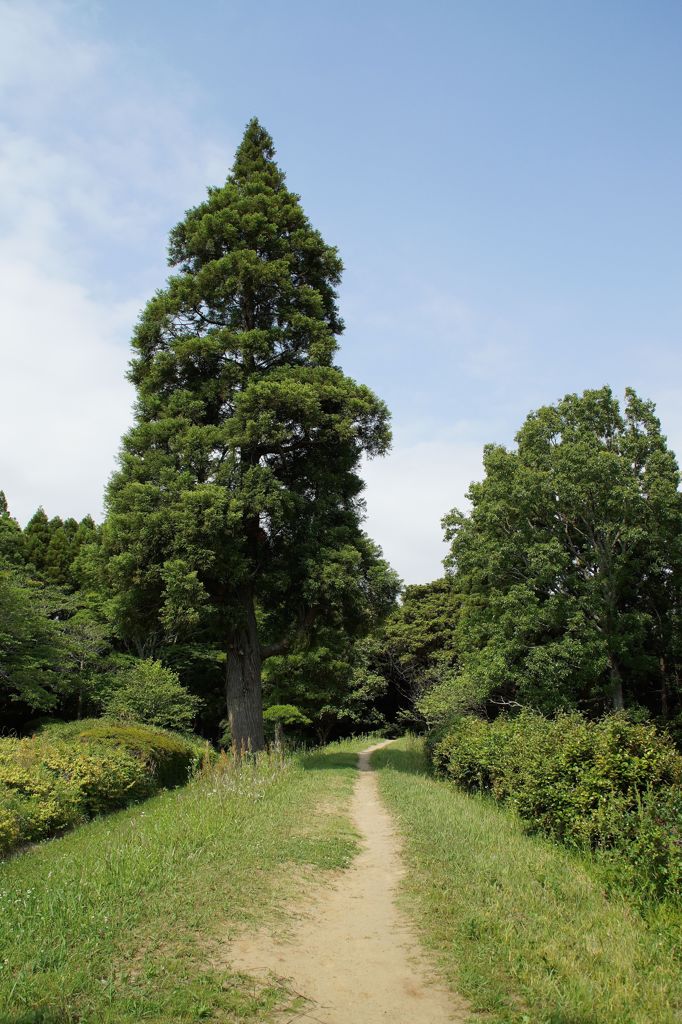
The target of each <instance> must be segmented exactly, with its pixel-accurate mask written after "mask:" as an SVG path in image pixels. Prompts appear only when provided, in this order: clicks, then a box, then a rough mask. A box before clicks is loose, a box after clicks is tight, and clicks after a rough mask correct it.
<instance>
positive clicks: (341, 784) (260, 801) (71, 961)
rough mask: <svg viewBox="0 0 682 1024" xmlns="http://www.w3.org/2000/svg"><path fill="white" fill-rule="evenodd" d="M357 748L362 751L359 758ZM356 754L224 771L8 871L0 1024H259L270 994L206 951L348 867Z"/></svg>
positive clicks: (1, 878)
mask: <svg viewBox="0 0 682 1024" xmlns="http://www.w3.org/2000/svg"><path fill="white" fill-rule="evenodd" d="M360 745H362V744H360ZM357 746H358V744H357V743H356V744H349V745H346V746H344V745H342V744H341V745H339V744H337V745H335V746H334V747H331V748H327V749H326V750H323V751H320V752H316V753H313V754H307V755H305V756H299V757H294V758H292V759H290V760H289V761H288V762H287V763H286V764H285V765H284V767H281V765H280V764H279V763H277V761H276V759H274V758H273V759H267V758H265V759H264V760H263V761H262V762H261V763H260V764H259V765H258V766H257V767H248V766H247V767H244V768H243V769H242V770H239V771H236V770H234V769H230V768H229V766H228V765H226V764H225V763H223V765H222V766H218V767H217V768H215V769H213V770H211V771H209V772H207V773H205V774H203V775H202V776H201V777H200V778H198V779H196V780H195V781H193V782H192V783H190V785H188V786H187V787H185V788H184V789H182V790H176V791H172V792H167V793H164V794H162V795H160V796H158V797H154V798H152V799H151V800H149V801H147V802H146V803H145V804H143V805H140V806H136V807H134V808H132V809H129V810H126V811H122V812H120V813H117V814H114V815H110V816H108V817H107V818H103V819H98V820H95V821H93V822H91V823H89V824H87V825H85V826H83V827H82V828H80V829H78V830H77V831H76V832H73V833H70V834H68V835H66V836H64V837H62V838H60V839H56V840H52V841H50V842H47V843H42V844H39V845H38V846H37V847H35V848H34V849H32V850H30V851H28V852H27V853H26V854H24V855H22V856H19V857H16V858H14V859H12V860H10V861H8V862H6V863H4V864H0V1021H1V1022H2V1024H19V1022H21V1024H76V1022H77V1024H94V1022H97V1024H100V1022H101V1024H128V1022H132V1021H147V1022H158V1024H161V1022H163V1024H185V1022H187V1024H189V1022H190V1021H191V1022H195V1021H199V1020H202V1019H206V1020H220V1021H221V1022H224V1024H227V1022H233V1021H235V1022H236V1021H256V1020H257V1021H264V1020H267V1019H268V1017H269V1014H270V1011H271V1010H272V1009H273V1008H274V1007H275V1006H280V1007H281V1006H282V1005H293V1004H292V1000H291V997H290V995H289V994H287V993H286V992H284V991H282V990H281V989H278V988H277V987H268V986H267V985H265V986H262V987H258V986H254V982H253V980H252V979H246V978H243V977H239V976H235V975H233V974H230V973H228V972H225V971H223V970H221V969H218V970H212V969H208V968H207V962H208V961H210V956H209V955H208V954H207V950H208V949H210V948H211V946H212V945H213V944H214V943H216V942H218V943H221V942H224V941H225V940H227V939H228V938H229V936H230V934H233V933H234V932H235V930H237V929H239V928H243V927H250V926H253V925H257V924H258V923H260V922H261V921H263V920H264V919H266V918H267V917H268V916H269V915H274V914H276V913H277V912H278V908H279V907H281V906H282V901H283V900H284V899H285V898H286V897H288V896H291V895H295V894H296V892H297V891H298V889H299V888H300V887H301V886H302V885H303V881H302V873H303V874H304V873H305V870H306V869H307V867H308V866H312V867H313V868H314V869H315V870H316V871H317V872H318V873H319V872H323V871H325V870H328V869H333V868H338V867H340V866H343V865H345V864H346V863H347V862H348V861H349V860H350V858H351V857H352V856H353V854H354V851H355V837H354V834H353V832H352V829H351V826H350V824H349V822H348V819H347V817H346V807H347V802H348V799H349V797H350V793H351V790H352V783H353V779H354V775H355V771H354V769H355V761H356V758H355V755H354V753H353V752H352V751H353V750H354V749H357Z"/></svg>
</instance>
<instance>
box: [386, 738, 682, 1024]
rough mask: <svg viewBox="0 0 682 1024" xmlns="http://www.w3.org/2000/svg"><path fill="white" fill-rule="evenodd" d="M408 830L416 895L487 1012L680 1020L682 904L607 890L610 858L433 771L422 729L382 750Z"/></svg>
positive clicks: (452, 966)
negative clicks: (569, 844)
mask: <svg viewBox="0 0 682 1024" xmlns="http://www.w3.org/2000/svg"><path fill="white" fill-rule="evenodd" d="M372 763H373V765H374V766H375V767H377V768H379V769H380V772H379V785H380V790H381V793H382V796H383V797H384V799H385V800H386V802H387V804H388V806H389V808H390V809H391V811H392V812H393V813H394V814H395V816H396V820H397V823H398V826H399V829H400V831H401V833H402V835H403V837H404V856H405V859H406V861H407V868H408V871H407V874H406V876H405V883H404V899H405V901H406V908H407V909H408V911H409V912H410V913H411V914H412V915H413V917H414V920H415V922H416V924H417V926H418V927H419V929H420V932H421V935H422V938H423V940H424V941H425V943H426V944H427V945H428V946H429V947H430V948H431V949H432V950H434V952H435V953H436V955H437V956H438V959H439V962H440V964H441V967H442V969H443V971H444V973H445V974H446V976H447V977H448V978H449V980H450V981H451V983H452V984H453V987H455V988H456V989H457V990H458V991H459V992H461V993H462V995H464V996H466V997H468V998H469V999H470V1001H471V1004H472V1010H473V1011H483V1015H482V1017H481V1019H483V1020H485V1021H487V1022H489V1024H653V1022H656V1024H679V1021H680V1020H681V1019H682V971H681V970H680V953H679V950H680V942H679V939H680V934H682V910H681V909H680V907H679V905H676V904H673V903H671V902H670V901H666V900H654V901H649V902H643V901H640V900H637V901H635V902H633V901H632V900H630V899H629V898H628V895H627V894H626V893H625V892H624V890H623V889H620V888H611V889H607V888H606V887H605V885H604V878H603V873H602V870H601V865H600V863H599V862H598V861H597V860H596V859H595V858H594V857H592V856H587V855H585V854H583V853H580V852H578V851H577V850H571V849H568V848H566V847H562V846H560V845H558V844H556V843H555V842H553V841H551V840H549V839H547V838H545V837H543V836H539V835H537V836H531V835H528V834H527V832H526V831H525V829H524V824H523V822H522V821H521V820H520V819H519V817H518V815H517V814H515V813H513V812H512V810H511V808H509V807H508V806H504V805H501V804H496V803H494V802H493V801H492V800H490V799H487V798H485V797H484V796H482V795H480V794H475V795H470V794H468V793H466V792H463V791H462V790H461V789H459V788H457V787H455V786H453V785H451V784H450V783H449V782H447V781H445V780H442V779H438V778H434V777H433V776H432V775H431V774H429V772H428V769H427V761H426V759H425V758H424V756H423V752H422V744H421V742H420V741H417V740H414V739H409V738H404V739H401V740H398V741H397V742H396V743H395V744H392V745H391V746H390V747H388V748H385V749H383V750H380V751H377V752H376V753H375V754H374V755H373V756H372Z"/></svg>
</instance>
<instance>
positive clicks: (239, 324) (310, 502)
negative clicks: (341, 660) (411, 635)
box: [94, 120, 390, 747]
mask: <svg viewBox="0 0 682 1024" xmlns="http://www.w3.org/2000/svg"><path fill="white" fill-rule="evenodd" d="M169 260H170V263H171V266H172V267H174V268H175V269H174V273H173V274H172V276H171V277H170V278H169V281H168V285H167V287H166V288H164V289H163V290H161V291H159V292H157V294H156V295H155V296H154V297H153V298H152V299H151V300H150V302H149V303H148V304H147V306H146V308H145V309H144V311H143V313H142V316H141V318H140V321H139V324H138V325H137V328H136V331H135V335H134V338H133V350H134V355H133V360H132V364H131V371H130V379H131V381H132V382H133V384H134V385H135V387H136V389H137V404H136V420H135V424H134V426H133V427H132V429H131V430H130V432H129V433H128V434H127V435H126V437H125V438H124V440H123V448H122V455H121V460H120V467H119V470H118V471H117V473H115V474H114V477H113V478H112V481H111V483H110V486H109V489H108V495H107V505H108V515H107V521H106V524H105V526H104V528H103V531H102V546H101V548H100V549H99V552H97V553H94V558H95V562H97V564H98V566H99V572H100V574H101V579H102V581H103V582H102V585H103V588H104V589H105V590H106V591H107V592H109V593H111V595H112V599H111V602H110V609H111V613H112V616H113V618H114V621H115V623H116V626H117V629H118V630H119V632H120V635H121V637H122V638H123V640H124V642H125V643H126V644H128V645H129V646H130V647H131V648H132V649H133V650H135V651H136V652H137V653H138V654H141V655H144V656H149V655H156V654H157V652H158V650H159V649H160V647H161V646H163V645H164V644H170V643H174V642H176V641H178V640H180V641H182V642H188V641H190V642H193V641H195V640H201V641H202V642H207V643H210V644H211V645H215V644H216V643H218V642H219V643H220V644H221V645H222V648H223V651H224V652H225V654H226V656H227V662H228V664H227V670H228V704H229V714H230V718H231V724H232V732H233V735H234V736H235V738H236V739H237V741H238V742H242V741H247V740H248V741H250V742H251V744H252V746H253V747H258V746H260V745H261V744H262V724H261V723H262V713H261V696H260V665H261V662H262V661H263V660H264V659H265V658H266V657H268V656H269V655H270V654H274V653H277V652H279V653H282V652H286V653H288V652H290V651H293V650H295V649H296V648H297V646H298V645H300V644H301V643H302V642H303V638H304V637H308V636H309V635H310V633H311V631H313V630H314V628H317V627H320V626H322V625H323V624H324V623H328V622H329V621H330V620H333V621H334V622H337V621H345V620H346V619H349V620H353V619H355V618H358V617H360V618H362V617H363V616H364V607H365V605H366V594H367V592H368V591H370V590H371V589H372V587H373V585H374V584H375V582H376V579H377V577H380V576H382V574H383V576H384V577H385V575H386V573H385V567H384V564H383V563H382V562H381V560H380V558H379V552H378V551H377V549H376V548H375V547H374V546H371V545H370V544H369V542H368V541H367V538H366V537H364V535H363V534H362V531H361V529H360V523H361V519H362V515H363V506H362V502H361V500H360V494H361V491H362V487H363V483H362V480H361V478H360V475H359V465H360V460H361V458H362V457H363V455H369V456H372V455H378V454H382V453H383V452H385V451H386V449H387V447H388V444H389V440H390V434H389V430H388V424H387V420H388V414H387V411H386V408H385V406H384V405H383V403H381V402H380V401H378V399H377V398H376V397H375V395H373V394H372V392H371V391H370V390H369V389H368V388H366V387H363V386H362V385H358V384H356V383H355V382H354V381H352V380H350V379H349V378H348V377H346V376H345V375H344V374H343V372H342V371H341V370H340V369H339V368H338V367H337V366H335V365H334V361H333V359H334V353H335V350H336V344H337V342H336V336H337V335H338V334H339V333H340V332H341V330H342V327H343V324H342V322H341V320H340V318H339V314H338V310H337V306H336V288H337V286H338V284H339V281H340V275H341V261H340V259H339V256H338V253H337V251H336V250H335V249H334V248H332V247H331V246H328V245H326V244H325V242H324V241H323V239H322V238H321V236H320V234H319V233H318V232H317V231H315V230H314V229H313V228H312V227H311V225H310V223H309V221H308V219H307V217H306V216H305V214H304V212H303V210H302V208H301V206H300V203H299V198H298V196H296V195H295V194H294V193H292V192H290V191H289V190H288V189H287V187H286V185H285V180H284V175H283V173H282V172H281V170H280V169H279V168H278V167H277V164H276V163H275V161H274V148H273V144H272V140H271V139H270V137H269V135H268V134H267V132H265V131H264V129H263V128H262V127H261V126H260V125H259V124H258V122H257V121H255V120H254V121H252V122H251V123H250V124H249V125H248V127H247V129H246V133H245V135H244V139H243V142H242V144H241V146H240V147H239V150H238V152H237V155H236V159H235V163H234V167H233V169H232V172H231V174H230V175H229V177H228V179H227V181H226V182H225V184H224V185H223V186H221V187H218V188H211V189H210V190H209V193H208V197H207V199H206V200H205V202H203V203H201V204H200V205H199V206H197V207H196V208H195V209H193V210H190V211H189V212H188V213H187V215H186V217H185V219H184V220H183V221H182V222H181V223H180V224H178V226H177V227H176V228H175V229H174V230H173V231H172V232H171V237H170V247H169ZM230 695H231V696H230ZM235 716H236V718H235Z"/></svg>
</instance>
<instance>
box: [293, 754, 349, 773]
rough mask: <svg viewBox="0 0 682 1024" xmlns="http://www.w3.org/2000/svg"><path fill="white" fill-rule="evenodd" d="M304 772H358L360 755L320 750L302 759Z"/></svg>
mask: <svg viewBox="0 0 682 1024" xmlns="http://www.w3.org/2000/svg"><path fill="white" fill-rule="evenodd" d="M301 764H302V766H303V770H304V771H306V772H319V771H339V770H340V769H341V770H348V771H357V767H358V755H357V754H354V753H352V752H348V751H340V750H327V751H326V750H320V751H314V752H313V753H311V754H306V755H305V756H304V757H303V758H302V759H301Z"/></svg>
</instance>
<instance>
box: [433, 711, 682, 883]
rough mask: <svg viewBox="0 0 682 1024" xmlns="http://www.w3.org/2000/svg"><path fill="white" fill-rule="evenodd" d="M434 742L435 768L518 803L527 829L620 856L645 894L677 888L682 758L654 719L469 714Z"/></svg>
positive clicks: (681, 861) (681, 874)
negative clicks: (647, 721) (490, 718)
mask: <svg viewBox="0 0 682 1024" xmlns="http://www.w3.org/2000/svg"><path fill="white" fill-rule="evenodd" d="M429 750H430V755H431V760H432V764H433V766H434V768H435V770H436V772H437V773H439V774H441V775H443V776H445V777H447V778H448V779H450V780H452V781H453V782H454V783H455V784H456V785H458V786H460V787H462V788H464V789H467V790H469V791H482V792H486V793H489V794H490V795H492V796H493V797H494V798H495V799H496V800H501V801H504V802H506V803H508V804H510V805H512V806H513V807H514V808H515V809H516V811H517V812H518V814H519V815H520V817H521V818H522V819H523V820H524V822H525V823H526V827H527V829H528V831H529V832H541V833H543V834H545V835H549V836H551V837H552V838H553V839H556V840H558V841H560V842H563V843H565V844H567V845H569V846H575V847H578V848H580V849H590V850H596V851H599V853H600V855H601V856H602V857H603V858H604V859H606V860H608V859H611V860H613V859H614V857H615V858H616V860H618V861H619V862H623V863H624V864H627V865H629V868H630V870H629V871H628V872H626V875H627V878H628V880H629V881H630V882H632V884H635V885H637V886H638V887H639V888H643V889H644V890H645V891H646V892H647V894H650V895H656V896H674V897H679V895H680V891H681V888H680V887H681V885H682V757H681V756H680V754H679V753H678V752H677V750H676V749H675V746H674V744H673V743H672V741H671V740H670V738H669V737H668V736H667V735H665V734H664V733H661V732H659V731H658V730H657V729H656V728H655V727H654V726H653V725H651V724H644V723H636V722H632V721H629V720H628V719H627V717H626V716H625V715H623V714H615V715H610V716H608V717H606V718H604V719H601V720H600V721H589V720H587V719H585V718H584V717H583V716H582V715H579V714H563V715H559V716H558V717H557V718H554V719H547V718H544V717H542V716H541V715H538V714H533V713H529V712H523V713H522V714H519V715H516V716H507V715H502V716H500V717H499V718H497V719H496V720H495V721H494V722H486V721H484V720H482V719H479V718H474V717H468V716H467V717H461V718H459V719H457V720H456V721H455V722H453V723H451V724H450V725H449V726H448V727H447V728H445V729H444V730H442V731H441V732H440V733H439V734H435V735H432V736H431V737H430V739H429Z"/></svg>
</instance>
